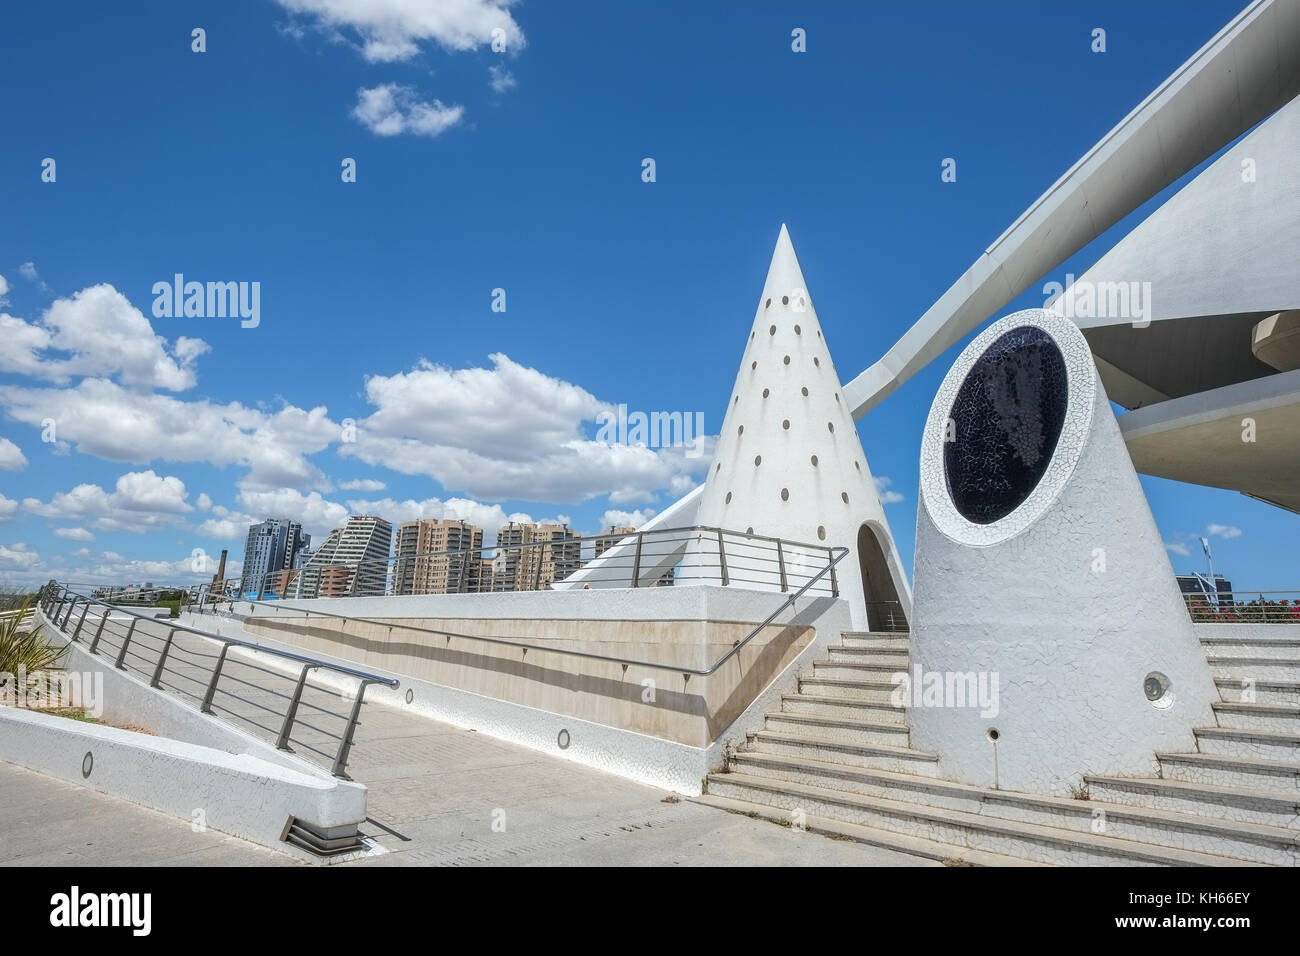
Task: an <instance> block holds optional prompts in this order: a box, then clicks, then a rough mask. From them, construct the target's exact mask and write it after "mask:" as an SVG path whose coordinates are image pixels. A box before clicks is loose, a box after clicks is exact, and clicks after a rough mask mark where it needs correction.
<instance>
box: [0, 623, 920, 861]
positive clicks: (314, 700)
mask: <svg viewBox="0 0 1300 956" xmlns="http://www.w3.org/2000/svg"><path fill="white" fill-rule="evenodd" d="M92 623H97V621H92V622H89V623H88V624H87V628H89V627H90V626H91V624H92ZM166 630H167V626H166V625H165V624H161V623H157V624H155V623H153V622H150V623H148V624H147V625H146V624H143V623H142V624H140V625H138V626H137V628H136V632H135V637H134V640H133V642H132V647H131V649H130V651H129V653H128V655H127V663H128V666H129V667H130V669H131V670H132V671H133V672H135V673H142V672H143V673H152V667H153V664H154V662H156V660H157V652H158V649H160V648H161V643H162V640H163V638H164V635H165V633H166ZM124 631H125V626H123V625H122V624H120V623H119V615H116V614H114V615H112V617H111V618H110V626H109V627H108V628H106V629H105V631H104V634H103V639H102V641H101V644H100V648H99V650H100V653H109V654H115V653H116V650H117V648H118V647H119V646H120V643H119V642H120V636H119V635H120V633H121V632H124ZM114 632H117V633H114ZM89 633H90V631H89V630H86V631H83V634H89ZM181 638H182V635H178V637H177V641H176V642H175V644H174V645H173V648H172V653H171V655H170V656H169V658H168V662H167V671H166V673H165V676H164V678H163V685H164V687H166V688H168V689H169V690H170V691H171V692H172V693H173V695H175V696H179V697H181V698H182V699H184V700H186V702H187V703H189V704H190V705H191V706H195V705H196V704H197V702H198V698H199V697H200V696H201V694H202V689H203V687H204V686H206V683H207V675H208V674H210V673H211V667H212V665H213V662H214V661H215V657H216V651H215V647H214V646H213V645H212V644H211V643H210V642H206V641H204V640H203V639H200V638H195V637H188V636H186V637H185V639H184V640H182V639H181ZM83 643H86V641H85V640H84V638H83ZM266 643H268V644H270V643H272V642H269V641H268V642H266ZM137 650H138V651H139V656H138V657H137V653H136V652H137ZM226 667H227V672H228V673H229V674H230V676H231V677H232V678H237V681H238V682H237V683H229V684H228V683H227V682H226V678H224V677H223V684H222V687H223V688H225V687H227V686H229V689H230V690H231V691H233V692H235V693H233V694H231V693H226V692H224V690H223V692H222V693H220V694H218V696H217V699H216V701H215V705H216V710H217V712H218V714H220V715H221V716H222V717H223V718H225V719H227V720H230V721H232V723H235V724H236V725H238V726H240V728H241V729H243V730H245V731H249V732H251V733H253V734H255V735H257V736H259V737H262V738H263V739H266V740H274V736H275V732H276V731H277V730H278V728H279V719H278V715H277V714H276V713H274V711H275V710H276V709H277V708H279V712H280V713H282V712H283V705H284V701H285V700H286V697H285V696H284V695H285V692H286V691H290V692H291V691H292V686H293V677H291V676H286V675H285V674H277V673H275V672H274V671H271V670H265V669H262V668H260V667H253V666H248V665H244V666H239V665H237V664H236V663H235V658H234V655H232V656H231V659H230V660H228V662H227V665H226ZM347 710H348V705H347V702H345V701H343V700H341V698H340V696H339V695H338V694H337V693H335V692H332V691H328V690H326V689H324V688H318V689H314V690H309V691H308V693H307V694H305V695H304V710H303V716H302V718H301V719H300V721H299V724H298V725H297V732H296V733H295V734H294V738H293V741H294V743H295V749H296V750H298V752H299V753H300V755H301V756H303V757H305V758H307V759H310V760H313V761H314V762H316V763H318V764H321V765H323V766H326V767H328V766H329V762H330V758H332V756H333V753H334V749H335V746H336V744H335V741H334V739H333V738H332V736H331V733H330V732H331V731H332V730H335V728H337V730H341V729H342V728H341V726H340V724H341V721H342V717H341V715H342V714H344V713H346V712H347ZM308 725H311V726H308ZM354 741H355V742H354V746H353V750H352V757H351V760H350V762H349V764H348V773H349V775H350V776H351V777H352V778H353V779H355V780H357V781H358V782H360V783H363V784H365V785H366V786H367V788H368V789H369V798H368V813H369V818H368V820H367V822H366V824H365V825H364V827H363V828H362V832H363V833H365V834H366V835H367V836H369V837H371V838H372V839H373V840H374V842H375V843H377V844H378V845H379V846H381V847H383V848H384V849H385V850H387V851H389V852H388V853H385V854H379V855H375V856H371V857H370V858H368V859H366V860H360V861H356V862H355V863H354V864H348V865H361V866H367V865H416V866H420V865H476V864H477V865H482V864H508V865H593V866H636V865H651V866H660V865H662V866H669V865H686V866H699V865H720V866H725V865H736V866H755V865H780V866H802V865H842V866H889V865H894V866H897V865H905V866H931V865H938V864H936V863H934V862H933V861H930V860H925V859H921V858H919V857H914V856H911V855H909V854H905V853H899V852H896V851H893V850H887V849H883V848H879V847H870V846H866V845H864V844H858V843H852V842H848V841H840V840H832V839H830V838H827V837H824V836H820V835H818V834H811V833H804V832H801V831H797V830H791V829H787V828H784V827H781V826H778V825H776V824H773V823H767V822H764V821H760V820H754V819H752V818H749V817H744V816H739V815H736V814H732V813H727V812H726V811H723V810H718V809H716V808H713V807H707V806H703V805H700V804H697V803H691V802H689V801H687V800H678V799H676V798H670V799H671V800H672V801H673V802H664V798H665V797H668V796H669V795H668V794H667V793H666V792H664V791H661V790H657V789H655V788H652V787H647V786H644V785H641V784H637V783H632V782H630V781H628V780H625V779H624V778H622V777H617V776H614V775H612V774H606V773H602V772H601V771H598V770H593V769H590V768H587V767H584V766H581V765H580V764H575V763H571V762H569V761H566V760H561V759H559V758H556V757H553V756H549V755H545V754H541V753H538V752H537V751H534V750H529V749H526V748H524V747H519V746H516V745H514V744H509V743H505V742H503V741H499V740H495V739H493V738H490V737H487V736H484V735H482V734H477V733H475V732H474V731H472V730H463V729H460V728H457V727H452V726H449V725H447V724H441V723H438V722H436V721H432V720H429V719H427V718H424V717H421V716H419V715H417V714H412V713H409V712H406V711H401V710H396V709H394V708H390V707H384V706H383V705H380V704H374V703H369V702H367V703H365V704H364V705H363V708H362V715H361V720H360V722H359V724H358V728H357V733H356V736H355V738H354ZM0 767H2V768H4V770H5V776H4V777H0V796H2V795H3V794H4V793H5V791H7V790H8V783H9V780H10V779H11V778H13V779H17V780H19V781H20V782H21V783H22V787H21V788H19V792H20V793H28V794H31V797H30V801H29V803H28V805H27V810H26V811H16V812H18V813H20V814H21V813H24V812H25V813H26V814H27V815H26V816H21V815H20V816H18V817H13V818H11V814H12V813H13V812H15V811H13V810H12V809H10V810H0V862H9V854H10V841H9V840H8V839H7V837H8V835H9V834H10V832H11V830H12V828H14V827H19V828H25V830H26V831H28V832H27V833H26V835H25V836H24V837H23V841H22V845H24V846H27V847H35V848H39V847H41V846H46V847H51V846H54V847H57V846H63V847H65V848H66V847H68V846H79V847H82V849H83V850H84V851H85V852H86V853H88V854H90V856H89V857H87V862H92V861H93V862H100V863H123V864H141V863H152V862H165V861H171V860H174V861H175V862H188V861H186V860H184V859H182V858H181V856H179V854H182V853H183V852H184V849H183V848H184V847H187V846H188V847H190V848H191V849H192V850H193V852H194V854H195V856H194V858H193V862H194V863H196V864H199V863H206V862H209V859H210V858H215V856H216V855H217V854H218V853H226V854H238V853H253V854H260V856H259V857H258V858H256V859H254V858H251V857H250V859H249V862H253V863H257V862H276V861H278V860H270V859H268V857H272V856H274V857H277V858H280V855H279V854H272V853H270V851H266V850H263V849H261V848H258V847H256V846H254V845H252V844H248V843H244V842H243V841H240V840H235V839H234V838H227V837H221V838H220V839H221V840H224V841H229V842H228V843H217V842H214V836H213V835H212V834H202V835H199V834H195V835H193V839H190V840H188V841H187V839H186V838H187V837H190V836H191V834H190V830H189V825H188V824H187V823H185V822H183V821H172V820H171V818H169V817H163V816H161V815H159V814H155V813H153V812H152V811H148V810H143V809H141V808H138V807H135V806H133V805H130V804H126V803H123V802H120V801H115V800H112V799H111V798H107V797H101V796H98V795H94V794H87V796H88V797H89V798H93V799H94V800H95V801H99V802H97V803H96V804H95V806H96V807H99V808H100V812H102V813H103V814H104V816H102V817H94V816H93V815H92V816H88V817H87V818H85V819H82V818H81V817H79V816H78V815H77V814H75V813H72V812H67V813H63V814H60V815H59V816H57V817H56V818H55V819H54V820H45V819H44V818H43V816H42V815H40V814H39V813H38V812H37V811H38V810H39V809H40V806H41V803H40V799H39V792H40V791H41V789H42V787H41V784H40V781H42V780H48V781H49V784H48V786H49V787H50V789H51V792H52V793H56V791H57V790H58V789H59V788H65V787H70V786H71V785H67V784H63V783H61V782H59V781H57V780H53V779H50V778H43V777H40V775H36V774H30V773H28V772H26V771H21V772H20V774H19V776H18V777H13V771H14V769H15V768H9V767H5V765H0ZM28 778H36V779H28ZM78 793H81V794H85V791H80V790H79V788H71V791H70V793H69V794H66V795H63V796H59V795H58V794H57V793H56V796H57V797H58V798H59V799H67V800H68V801H70V803H75V802H76V798H77V794H78ZM7 802H8V801H6V800H4V799H0V805H4V804H6V803H7ZM115 827H116V829H117V830H120V831H124V832H127V831H129V832H132V833H137V834H139V839H135V840H132V839H122V840H111V841H108V842H107V843H106V844H105V843H104V841H100V842H99V843H97V842H96V841H95V839H94V838H95V837H96V835H99V834H103V833H106V832H111V831H113V829H114V828H115ZM155 831H156V832H155ZM199 837H202V839H199ZM94 847H97V848H98V849H95V850H94V851H93V852H92V851H91V849H90V848H94ZM200 851H202V852H206V853H207V854H208V856H206V857H203V856H200V855H199V854H200ZM23 852H27V853H28V854H29V855H30V854H31V852H33V851H31V850H27V851H23ZM38 858H39V860H40V862H59V861H60V859H63V861H65V862H66V861H68V860H67V859H66V858H59V857H58V855H57V852H56V853H55V857H50V856H48V855H46V856H39V857H38ZM12 862H26V861H25V860H24V859H22V858H21V857H20V858H17V859H14V860H13V861H12Z"/></svg>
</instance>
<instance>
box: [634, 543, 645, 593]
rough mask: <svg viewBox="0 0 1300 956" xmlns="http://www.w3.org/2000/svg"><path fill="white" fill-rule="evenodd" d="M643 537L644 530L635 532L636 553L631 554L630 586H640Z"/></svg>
mask: <svg viewBox="0 0 1300 956" xmlns="http://www.w3.org/2000/svg"><path fill="white" fill-rule="evenodd" d="M644 537H645V532H644V531H638V532H637V533H636V553H635V554H634V555H633V556H632V587H634V588H639V587H640V586H641V541H642V539H643V538H644Z"/></svg>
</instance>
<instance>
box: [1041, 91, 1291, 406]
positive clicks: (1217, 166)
mask: <svg viewBox="0 0 1300 956" xmlns="http://www.w3.org/2000/svg"><path fill="white" fill-rule="evenodd" d="M1297 156H1300V97H1296V98H1295V99H1293V100H1292V101H1291V102H1290V103H1288V104H1287V105H1286V106H1284V107H1283V108H1282V109H1280V110H1279V111H1278V112H1277V113H1275V114H1273V116H1271V117H1269V119H1268V120H1267V121H1265V122H1264V123H1263V124H1262V125H1260V126H1259V127H1258V128H1256V129H1255V130H1253V131H1252V132H1251V133H1250V134H1249V135H1247V136H1246V137H1244V138H1243V139H1242V140H1241V142H1239V143H1237V144H1236V145H1235V146H1233V148H1232V149H1231V150H1229V151H1228V152H1226V153H1225V154H1224V155H1223V156H1221V157H1219V158H1218V159H1217V160H1216V161H1215V162H1214V163H1212V164H1211V165H1210V166H1209V167H1207V168H1206V169H1205V170H1204V171H1203V172H1201V174H1200V175H1198V176H1197V177H1196V178H1195V179H1194V180H1193V181H1192V182H1190V183H1188V184H1187V185H1186V186H1184V187H1183V188H1182V189H1181V190H1179V192H1178V193H1177V194H1176V195H1175V196H1173V197H1172V198H1171V199H1170V200H1169V201H1168V202H1166V203H1165V204H1164V205H1162V206H1161V207H1160V208H1159V209H1158V210H1156V211H1155V212H1154V213H1152V214H1151V216H1150V217H1148V218H1147V219H1146V220H1144V221H1143V222H1142V223H1140V224H1139V225H1138V226H1137V227H1136V228H1134V229H1133V231H1132V232H1130V233H1129V234H1128V235H1127V236H1125V237H1124V238H1123V239H1122V240H1121V241H1120V242H1118V243H1117V244H1116V245H1115V246H1114V247H1113V248H1112V249H1111V250H1110V251H1109V252H1107V253H1106V254H1105V255H1104V256H1102V257H1101V258H1100V259H1099V260H1097V263H1096V264H1095V265H1093V266H1092V267H1091V268H1089V269H1088V270H1087V271H1086V272H1085V273H1084V274H1083V275H1082V276H1080V277H1079V278H1078V279H1077V280H1076V281H1075V283H1074V284H1073V285H1072V286H1070V287H1069V288H1067V289H1066V290H1065V291H1064V292H1063V293H1062V294H1061V295H1059V296H1058V297H1057V298H1056V299H1055V300H1053V302H1052V305H1051V307H1052V308H1055V309H1056V310H1057V311H1060V312H1062V313H1063V314H1064V315H1066V316H1067V317H1068V318H1070V319H1072V320H1073V321H1074V322H1075V324H1076V325H1078V326H1079V328H1081V329H1083V331H1084V334H1085V335H1086V336H1087V339H1088V344H1089V346H1091V348H1092V351H1093V354H1094V355H1095V356H1096V357H1097V359H1098V360H1099V362H1098V368H1099V369H1100V371H1101V373H1102V379H1103V381H1105V383H1106V388H1107V391H1108V392H1109V394H1110V397H1111V398H1112V400H1114V401H1116V402H1119V403H1120V404H1121V405H1123V406H1125V407H1126V408H1140V407H1142V406H1144V405H1148V404H1150V403H1151V402H1152V401H1161V400H1163V399H1166V398H1178V397H1181V396H1184V395H1190V394H1193V393H1195V392H1200V391H1204V390H1206V389H1211V388H1220V387H1222V386H1225V385H1231V384H1233V383H1235V382H1241V381H1245V380H1247V379H1252V378H1263V377H1265V376H1269V375H1273V374H1274V373H1276V372H1277V371H1279V369H1278V368H1276V367H1273V366H1270V365H1268V364H1266V363H1265V362H1264V361H1262V360H1261V358H1262V356H1257V354H1256V352H1257V350H1256V348H1255V344H1256V337H1255V335H1254V330H1255V328H1256V326H1257V325H1258V324H1259V323H1260V322H1261V321H1262V320H1265V319H1266V318H1267V317H1268V316H1272V315H1275V314H1277V313H1278V312H1281V311H1284V310H1287V309H1290V308H1294V307H1296V306H1300V215H1298V214H1297V212H1298V211H1300V161H1298V160H1297ZM1274 324H1276V323H1274ZM1282 370H1283V371H1285V369H1282ZM1118 373H1122V374H1118ZM1135 383H1136V385H1137V386H1138V387H1135Z"/></svg>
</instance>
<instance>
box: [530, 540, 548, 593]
mask: <svg viewBox="0 0 1300 956" xmlns="http://www.w3.org/2000/svg"><path fill="white" fill-rule="evenodd" d="M545 546H546V543H545V542H541V546H540V547H538V549H537V552H536V553H537V559H536V560H535V561H534V562H533V590H534V591H536V590H538V589H539V588H540V587H541V585H542V554H543V553H544V552H543V551H542V548H543V547H545Z"/></svg>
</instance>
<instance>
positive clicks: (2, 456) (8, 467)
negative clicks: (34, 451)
mask: <svg viewBox="0 0 1300 956" xmlns="http://www.w3.org/2000/svg"><path fill="white" fill-rule="evenodd" d="M26 467H27V456H26V455H24V454H23V450H22V449H21V448H19V447H18V446H17V445H15V444H14V443H13V442H11V441H10V440H9V439H8V438H0V470H4V471H22V469H24V468H26Z"/></svg>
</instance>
